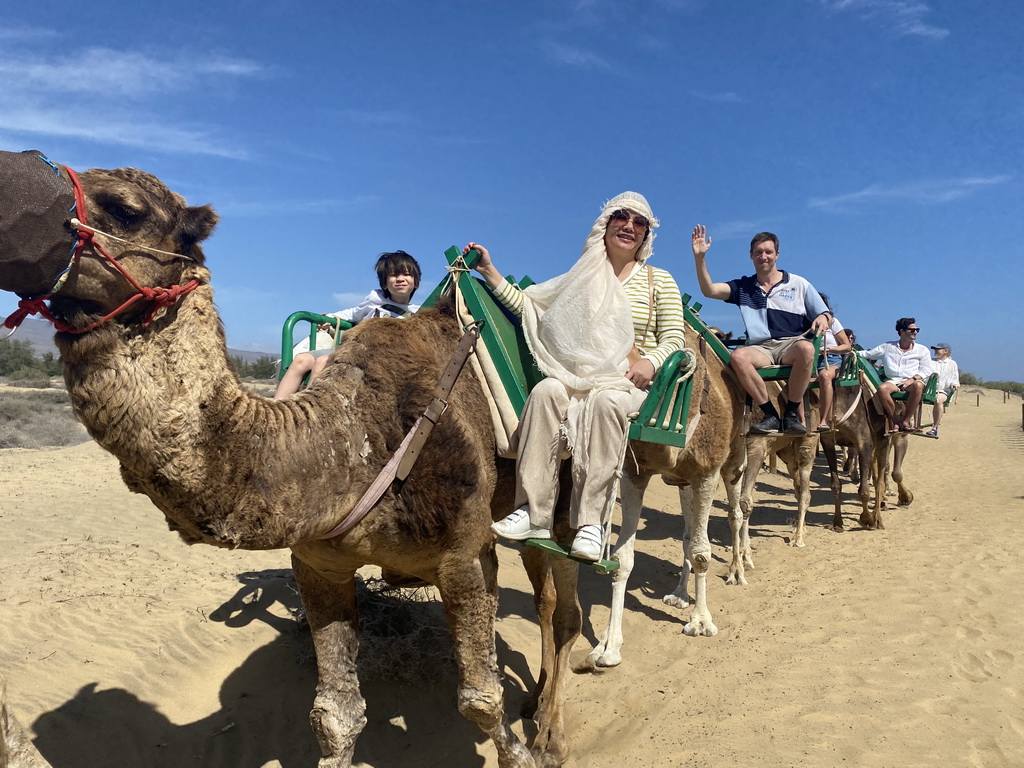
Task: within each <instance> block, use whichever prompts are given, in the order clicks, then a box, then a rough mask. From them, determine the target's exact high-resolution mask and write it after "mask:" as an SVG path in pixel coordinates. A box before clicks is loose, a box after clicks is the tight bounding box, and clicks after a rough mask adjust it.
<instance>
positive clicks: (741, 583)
mask: <svg viewBox="0 0 1024 768" xmlns="http://www.w3.org/2000/svg"><path fill="white" fill-rule="evenodd" d="M725 583H726V584H728V585H729V586H730V587H745V586H747V577H746V576H744V575H743V574H742V573H740V572H739V571H730V572H729V575H728V576H727V577H726V579H725Z"/></svg>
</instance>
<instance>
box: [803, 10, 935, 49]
mask: <svg viewBox="0 0 1024 768" xmlns="http://www.w3.org/2000/svg"><path fill="white" fill-rule="evenodd" d="M819 2H820V3H821V4H822V5H823V6H825V8H826V9H828V10H830V11H833V12H835V13H840V12H843V11H849V12H851V13H856V14H858V15H859V16H860V18H862V19H870V20H877V21H878V22H879V23H880V24H882V25H883V26H885V27H886V28H887V29H889V30H891V31H892V32H895V33H896V34H897V35H916V36H918V37H926V38H929V39H931V40H942V39H944V38H946V37H948V36H949V30H948V29H943V28H942V27H937V26H935V25H934V24H929V23H928V22H927V21H925V17H926V16H927V15H928V14H929V13H931V10H932V9H931V7H930V6H929V5H928V4H927V3H922V2H915V0H819Z"/></svg>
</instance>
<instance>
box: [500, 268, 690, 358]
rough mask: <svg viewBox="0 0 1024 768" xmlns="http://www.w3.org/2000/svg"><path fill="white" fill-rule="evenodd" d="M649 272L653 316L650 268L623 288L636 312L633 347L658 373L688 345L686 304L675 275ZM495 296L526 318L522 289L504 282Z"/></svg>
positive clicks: (625, 283) (642, 271)
mask: <svg viewBox="0 0 1024 768" xmlns="http://www.w3.org/2000/svg"><path fill="white" fill-rule="evenodd" d="M650 269H651V273H652V276H653V278H654V312H653V313H651V312H650V297H651V292H650V287H649V286H648V284H647V268H641V269H638V270H637V271H635V272H634V273H633V275H632V276H631V277H630V278H629V279H628V280H626V282H624V283H623V284H622V287H623V288H624V289H625V291H626V296H627V298H628V299H629V305H630V307H631V309H632V311H633V343H634V344H635V345H636V347H637V349H639V350H640V351H641V352H642V353H643V356H644V357H645V358H647V359H648V360H650V361H651V362H652V363H653V364H654V370H658V369H659V368H660V367H661V365H662V363H664V362H665V360H667V359H668V356H669V355H671V354H672V353H673V352H677V351H679V350H680V349H682V348H683V347H684V345H685V337H684V335H683V328H684V325H683V300H682V298H680V296H679V286H677V285H676V281H675V280H674V279H673V278H672V275H670V274H669V273H668V272H666V271H665V270H664V269H658V268H657V267H650ZM494 295H495V297H496V298H497V299H498V301H500V302H501V303H502V304H503V305H504V306H505V307H506V308H507V309H508V310H509V311H510V312H511V313H512V314H514V315H515V316H516V317H522V316H523V292H522V290H521V289H520V288H519V286H516V285H513V284H512V283H509V282H508V281H506V280H502V281H501V284H500V285H499V286H498V287H497V288H495V289H494ZM648 318H650V327H649V328H648ZM645 331H646V337H645V335H644V333H645Z"/></svg>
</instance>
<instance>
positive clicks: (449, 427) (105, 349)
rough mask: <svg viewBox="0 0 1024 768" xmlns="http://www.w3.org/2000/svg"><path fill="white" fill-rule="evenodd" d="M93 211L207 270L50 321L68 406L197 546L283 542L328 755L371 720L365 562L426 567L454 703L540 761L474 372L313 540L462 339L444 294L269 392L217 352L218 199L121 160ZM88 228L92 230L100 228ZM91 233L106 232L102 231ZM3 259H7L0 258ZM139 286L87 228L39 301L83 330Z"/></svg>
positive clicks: (160, 269)
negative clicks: (516, 727) (501, 633)
mask: <svg viewBox="0 0 1024 768" xmlns="http://www.w3.org/2000/svg"><path fill="white" fill-rule="evenodd" d="M81 182H82V186H83V189H84V192H85V198H86V210H87V212H88V216H89V219H88V220H89V223H90V224H91V225H93V226H95V227H97V228H98V229H101V230H104V231H107V232H110V233H112V234H115V235H117V236H119V237H123V238H125V239H126V240H127V241H129V243H141V244H144V245H146V246H150V247H154V248H158V249H160V250H163V251H170V252H174V253H177V254H180V256H178V257H172V256H167V255H161V254H153V253H151V252H147V251H144V250H141V249H139V248H136V247H133V246H132V245H131V244H123V243H118V242H115V241H112V240H109V239H105V240H104V244H105V245H106V247H107V249H108V250H109V251H110V252H111V253H112V255H113V256H114V257H115V258H116V259H117V260H118V261H119V262H120V264H121V265H122V266H123V267H124V268H125V269H126V270H127V271H128V273H129V274H131V275H133V276H134V278H135V279H136V280H137V281H138V282H139V283H140V284H142V285H144V286H163V287H169V286H172V285H178V284H184V283H186V282H187V281H189V280H191V279H193V278H194V279H197V280H198V281H199V283H200V286H199V288H197V289H196V290H195V291H193V292H192V293H189V294H188V295H186V296H184V297H183V298H182V299H181V300H180V301H179V302H178V303H177V304H175V305H173V306H171V307H169V308H167V309H166V310H163V311H161V313H159V314H158V316H157V317H156V319H155V320H154V321H153V322H152V323H151V324H149V325H148V326H147V325H144V324H143V322H142V320H143V318H144V316H145V313H146V312H147V310H148V309H150V307H148V306H145V305H146V302H145V301H140V302H137V303H136V304H135V305H132V306H131V307H130V308H129V309H127V310H125V311H124V312H122V314H120V315H119V316H118V317H116V318H115V319H114V320H112V321H110V322H108V323H106V324H104V325H102V326H100V327H99V328H97V329H96V330H94V331H91V332H88V333H85V334H81V335H76V334H72V333H58V334H57V337H56V341H57V345H58V347H59V349H60V352H61V355H62V358H63V361H64V371H65V379H66V382H67V389H68V392H69V394H70V397H71V401H72V404H73V406H74V410H75V413H76V414H77V416H78V418H79V419H80V420H81V421H82V423H83V424H84V425H85V426H86V428H87V429H88V431H89V433H90V434H91V435H92V436H93V438H94V439H95V440H96V441H97V442H98V443H99V444H100V445H101V446H102V447H104V448H105V449H106V450H108V451H110V452H111V453H113V454H114V455H115V456H116V457H117V458H118V459H119V460H120V462H121V474H122V477H123V479H124V482H125V483H126V484H127V486H128V487H129V488H130V489H131V490H133V491H136V492H138V493H143V494H145V495H146V496H148V497H149V498H150V499H152V501H153V503H154V504H155V505H156V506H157V508H159V509H160V511H161V512H163V514H164V515H165V517H166V518H167V521H168V524H169V526H170V528H171V529H172V530H174V531H176V532H177V533H178V534H179V535H180V536H181V537H182V539H184V540H185V541H186V542H188V543H190V544H194V543H204V544H211V545H214V546H218V547H227V548H241V549H272V548H285V547H287V548H290V549H291V551H292V565H293V568H294V571H295V579H296V582H297V583H298V586H299V590H300V593H301V597H302V602H303V605H304V607H305V611H306V615H307V617H308V620H309V625H310V628H311V631H312V636H313V643H314V646H315V650H316V658H317V668H318V684H317V688H316V695H315V700H314V702H313V708H312V712H311V715H310V719H311V723H312V727H313V731H314V733H315V734H316V738H317V740H318V742H319V745H320V749H321V752H322V755H323V757H322V759H321V760H320V762H319V766H320V768H343V767H344V766H349V765H350V764H351V761H352V756H353V751H354V748H355V743H356V738H357V736H358V735H359V733H360V731H361V730H362V728H363V727H364V725H365V723H366V718H365V715H364V711H365V703H364V700H363V697H362V696H361V694H360V691H359V681H358V680H357V678H356V671H355V670H356V650H357V642H358V627H357V623H358V606H357V605H356V591H355V578H356V575H355V574H356V570H357V569H358V568H360V567H361V566H363V565H365V564H370V563H372V564H377V565H380V566H381V567H382V568H384V569H386V570H388V571H390V572H397V573H401V574H407V575H409V576H414V577H417V578H420V579H422V580H424V581H427V582H429V583H431V584H434V585H435V586H436V587H437V588H438V590H439V593H440V595H441V599H442V600H443V603H444V607H445V610H446V612H447V615H448V618H449V621H450V624H451V630H452V637H453V640H454V646H455V653H456V659H457V666H458V670H459V678H460V679H459V690H458V706H459V710H460V712H461V713H462V714H463V715H464V716H465V717H467V718H468V719H470V720H471V721H473V722H475V723H476V724H477V725H479V726H480V727H481V728H482V729H483V730H484V731H485V732H486V733H487V734H488V735H489V736H490V737H491V739H492V740H493V741H494V744H495V747H496V749H497V753H498V760H499V764H500V765H501V766H502V767H503V768H528V766H533V765H534V764H535V763H534V760H533V758H532V756H531V754H530V752H529V751H528V750H527V749H526V747H525V746H524V745H523V744H522V743H521V742H520V741H519V739H518V738H517V737H516V736H515V734H514V733H513V732H512V731H511V730H510V728H509V725H508V721H507V718H506V715H505V712H504V708H503V697H502V686H501V680H500V677H499V673H498V669H497V662H496V652H495V636H494V619H495V612H496V606H497V581H496V579H497V573H496V570H497V558H496V556H495V552H494V539H493V535H492V534H491V532H490V530H489V525H490V523H491V521H492V517H493V516H498V517H500V516H503V515H505V514H507V513H508V512H509V511H510V509H509V506H510V505H509V504H508V503H507V502H508V501H510V500H511V499H512V496H513V494H512V490H511V482H512V479H513V477H512V472H511V469H512V465H511V462H504V461H499V460H496V459H495V450H494V434H493V428H492V426H491V424H490V419H489V415H488V412H487V407H486V405H485V404H484V400H483V396H482V392H481V389H480V386H479V384H478V383H477V380H476V379H475V377H474V376H473V375H472V374H471V373H469V372H468V371H467V372H465V373H464V374H463V376H462V377H461V378H460V379H459V381H458V383H457V384H456V386H455V388H454V390H453V392H452V395H451V397H450V402H451V407H450V408H449V410H448V412H447V413H446V414H445V415H444V417H443V418H441V419H440V420H439V422H438V424H437V426H436V428H435V429H434V431H433V433H432V435H431V437H430V439H429V440H428V441H427V443H426V446H425V447H424V450H423V455H422V456H421V457H420V458H419V461H418V462H417V464H416V465H415V467H414V469H413V471H412V473H411V474H410V475H409V477H408V479H407V480H406V481H405V482H404V483H402V484H393V485H392V486H391V487H390V488H389V489H388V490H387V491H386V492H385V494H384V496H383V497H382V498H381V500H380V503H379V505H378V506H377V507H376V509H375V510H374V511H373V512H372V513H371V514H370V515H369V516H367V517H366V518H365V519H364V520H363V521H362V522H361V523H359V525H357V526H356V527H355V528H354V529H353V530H351V531H350V532H348V533H347V534H345V535H344V536H342V537H339V538H334V539H329V540H320V539H319V538H318V537H320V536H321V535H323V534H324V533H326V532H327V531H329V530H331V528H333V527H334V525H335V524H336V523H338V522H339V520H340V519H341V518H342V517H343V516H344V514H345V513H346V512H348V510H350V509H351V508H352V506H353V505H354V504H355V503H356V500H357V499H358V498H359V497H360V496H361V495H362V493H363V491H364V490H365V489H366V487H367V486H368V485H369V484H370V483H371V482H372V480H373V479H374V478H375V477H376V475H377V474H378V472H379V471H380V469H381V467H382V466H383V465H384V464H385V463H386V462H387V461H388V459H389V458H390V457H391V455H392V453H393V452H394V451H395V449H396V448H397V447H398V445H399V443H400V442H401V441H402V439H403V436H404V435H405V433H406V431H407V430H408V429H409V427H410V426H411V425H412V423H413V421H414V420H415V419H416V417H417V416H419V415H420V414H421V413H422V412H423V410H424V408H425V407H426V405H427V404H428V402H429V401H430V399H431V392H432V390H433V388H434V387H435V386H436V384H437V380H438V377H439V375H440V372H441V370H442V368H443V366H444V365H445V364H446V363H447V361H448V359H449V358H450V356H451V354H452V352H453V351H454V349H455V346H456V344H457V342H458V339H459V337H460V333H461V332H460V329H459V327H458V324H457V322H456V321H455V319H454V313H453V309H452V308H451V307H450V306H442V307H441V308H440V309H435V310H425V311H423V312H422V313H420V314H418V315H416V316H415V317H413V318H410V319H406V320H392V319H379V320H368V321H366V322H365V323H362V324H360V325H359V326H358V327H357V328H355V329H354V330H352V331H350V332H346V334H345V337H344V340H343V341H342V343H341V344H340V346H339V347H338V349H337V351H336V352H335V353H334V354H333V355H332V357H331V359H330V362H329V364H328V365H327V367H326V369H325V370H324V373H323V374H322V375H321V376H320V377H319V378H318V379H317V380H316V381H315V382H314V383H313V385H312V386H311V387H309V389H307V390H306V391H304V392H301V393H299V394H297V395H295V396H293V397H291V398H290V399H287V400H283V401H273V400H269V399H267V398H263V397H260V396H258V395H254V394H251V393H249V392H246V391H245V390H244V389H243V387H242V386H241V383H240V382H239V380H238V377H237V375H236V374H235V373H234V372H233V371H232V369H231V368H230V366H229V363H228V359H227V353H226V346H225V338H224V331H223V328H222V325H221V322H220V319H219V318H218V316H217V313H216V310H215V309H214V304H213V290H212V288H211V286H210V273H209V271H208V270H207V268H206V266H205V263H204V262H205V258H204V256H203V253H202V250H201V248H200V245H199V243H200V242H201V241H202V240H203V239H205V238H206V237H207V236H208V235H209V234H210V232H211V231H212V230H213V228H214V226H215V224H216V221H217V216H216V214H215V213H214V211H213V209H212V208H210V207H209V206H201V207H189V206H187V205H186V203H185V201H184V200H183V199H182V198H181V197H180V196H178V195H176V194H174V193H173V192H171V191H170V190H168V189H167V187H166V186H165V185H164V184H163V183H162V182H160V181H159V180H158V179H156V178H155V177H154V176H151V175H149V174H147V173H144V172H142V171H138V170H135V169H130V168H121V169H117V170H112V171H106V170H91V171H87V172H85V173H83V174H81ZM98 237H100V236H98ZM101 239H102V238H101ZM0 277H2V276H0ZM133 293H134V289H133V288H132V287H131V286H130V285H129V284H128V283H127V282H126V281H125V279H124V278H123V277H122V276H121V275H120V274H119V273H117V272H116V271H115V270H114V269H112V268H111V267H110V265H109V264H108V263H107V262H106V261H104V260H103V259H102V257H101V256H100V255H99V254H98V253H97V252H95V250H94V248H93V247H92V246H87V247H86V249H85V251H84V253H83V256H82V258H81V261H80V263H79V264H78V265H77V267H76V268H74V269H73V270H72V272H71V274H70V275H69V277H68V279H67V282H66V284H65V286H64V287H63V289H62V290H61V291H60V293H58V294H56V295H54V297H53V298H52V300H51V305H50V306H51V311H52V312H53V314H54V315H55V316H56V317H57V318H58V319H59V320H62V321H63V322H66V323H68V324H70V325H71V326H73V327H77V328H84V327H85V326H86V325H88V324H89V323H91V322H92V321H94V320H95V319H97V318H98V317H100V316H102V315H104V314H106V313H108V312H111V311H113V310H114V309H115V308H117V307H118V306H120V304H121V303H122V302H123V301H125V299H126V298H128V297H129V296H131V295H132V294H133Z"/></svg>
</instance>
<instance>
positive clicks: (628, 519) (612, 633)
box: [586, 472, 667, 667]
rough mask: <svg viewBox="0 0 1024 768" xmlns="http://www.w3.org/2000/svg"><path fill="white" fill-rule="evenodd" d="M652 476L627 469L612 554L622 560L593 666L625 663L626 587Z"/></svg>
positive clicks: (591, 661) (593, 654)
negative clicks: (636, 473) (617, 532)
mask: <svg viewBox="0 0 1024 768" xmlns="http://www.w3.org/2000/svg"><path fill="white" fill-rule="evenodd" d="M650 479H651V478H650V475H645V476H636V475H633V474H631V473H628V472H627V473H625V474H624V475H623V477H622V482H621V483H620V487H619V488H620V493H621V494H622V525H621V526H620V527H619V535H618V538H617V539H616V540H615V548H614V549H613V550H612V554H611V556H612V558H613V559H615V560H618V561H619V567H618V570H615V571H613V572H612V604H611V613H610V615H609V616H608V626H607V627H606V628H605V631H604V634H603V635H602V636H601V641H600V642H599V643H598V644H597V645H596V646H595V647H594V650H592V651H591V652H590V655H589V656H587V661H586V663H587V664H588V665H590V666H592V667H614V666H618V665H619V664H620V663H621V662H622V613H623V610H624V606H625V602H626V586H627V581H628V580H629V575H630V573H632V572H633V561H634V551H635V549H634V548H635V544H636V529H637V527H638V526H639V525H640V513H641V511H642V510H643V503H644V492H645V491H646V490H647V484H648V483H649V482H650ZM666 601H667V598H666Z"/></svg>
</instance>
